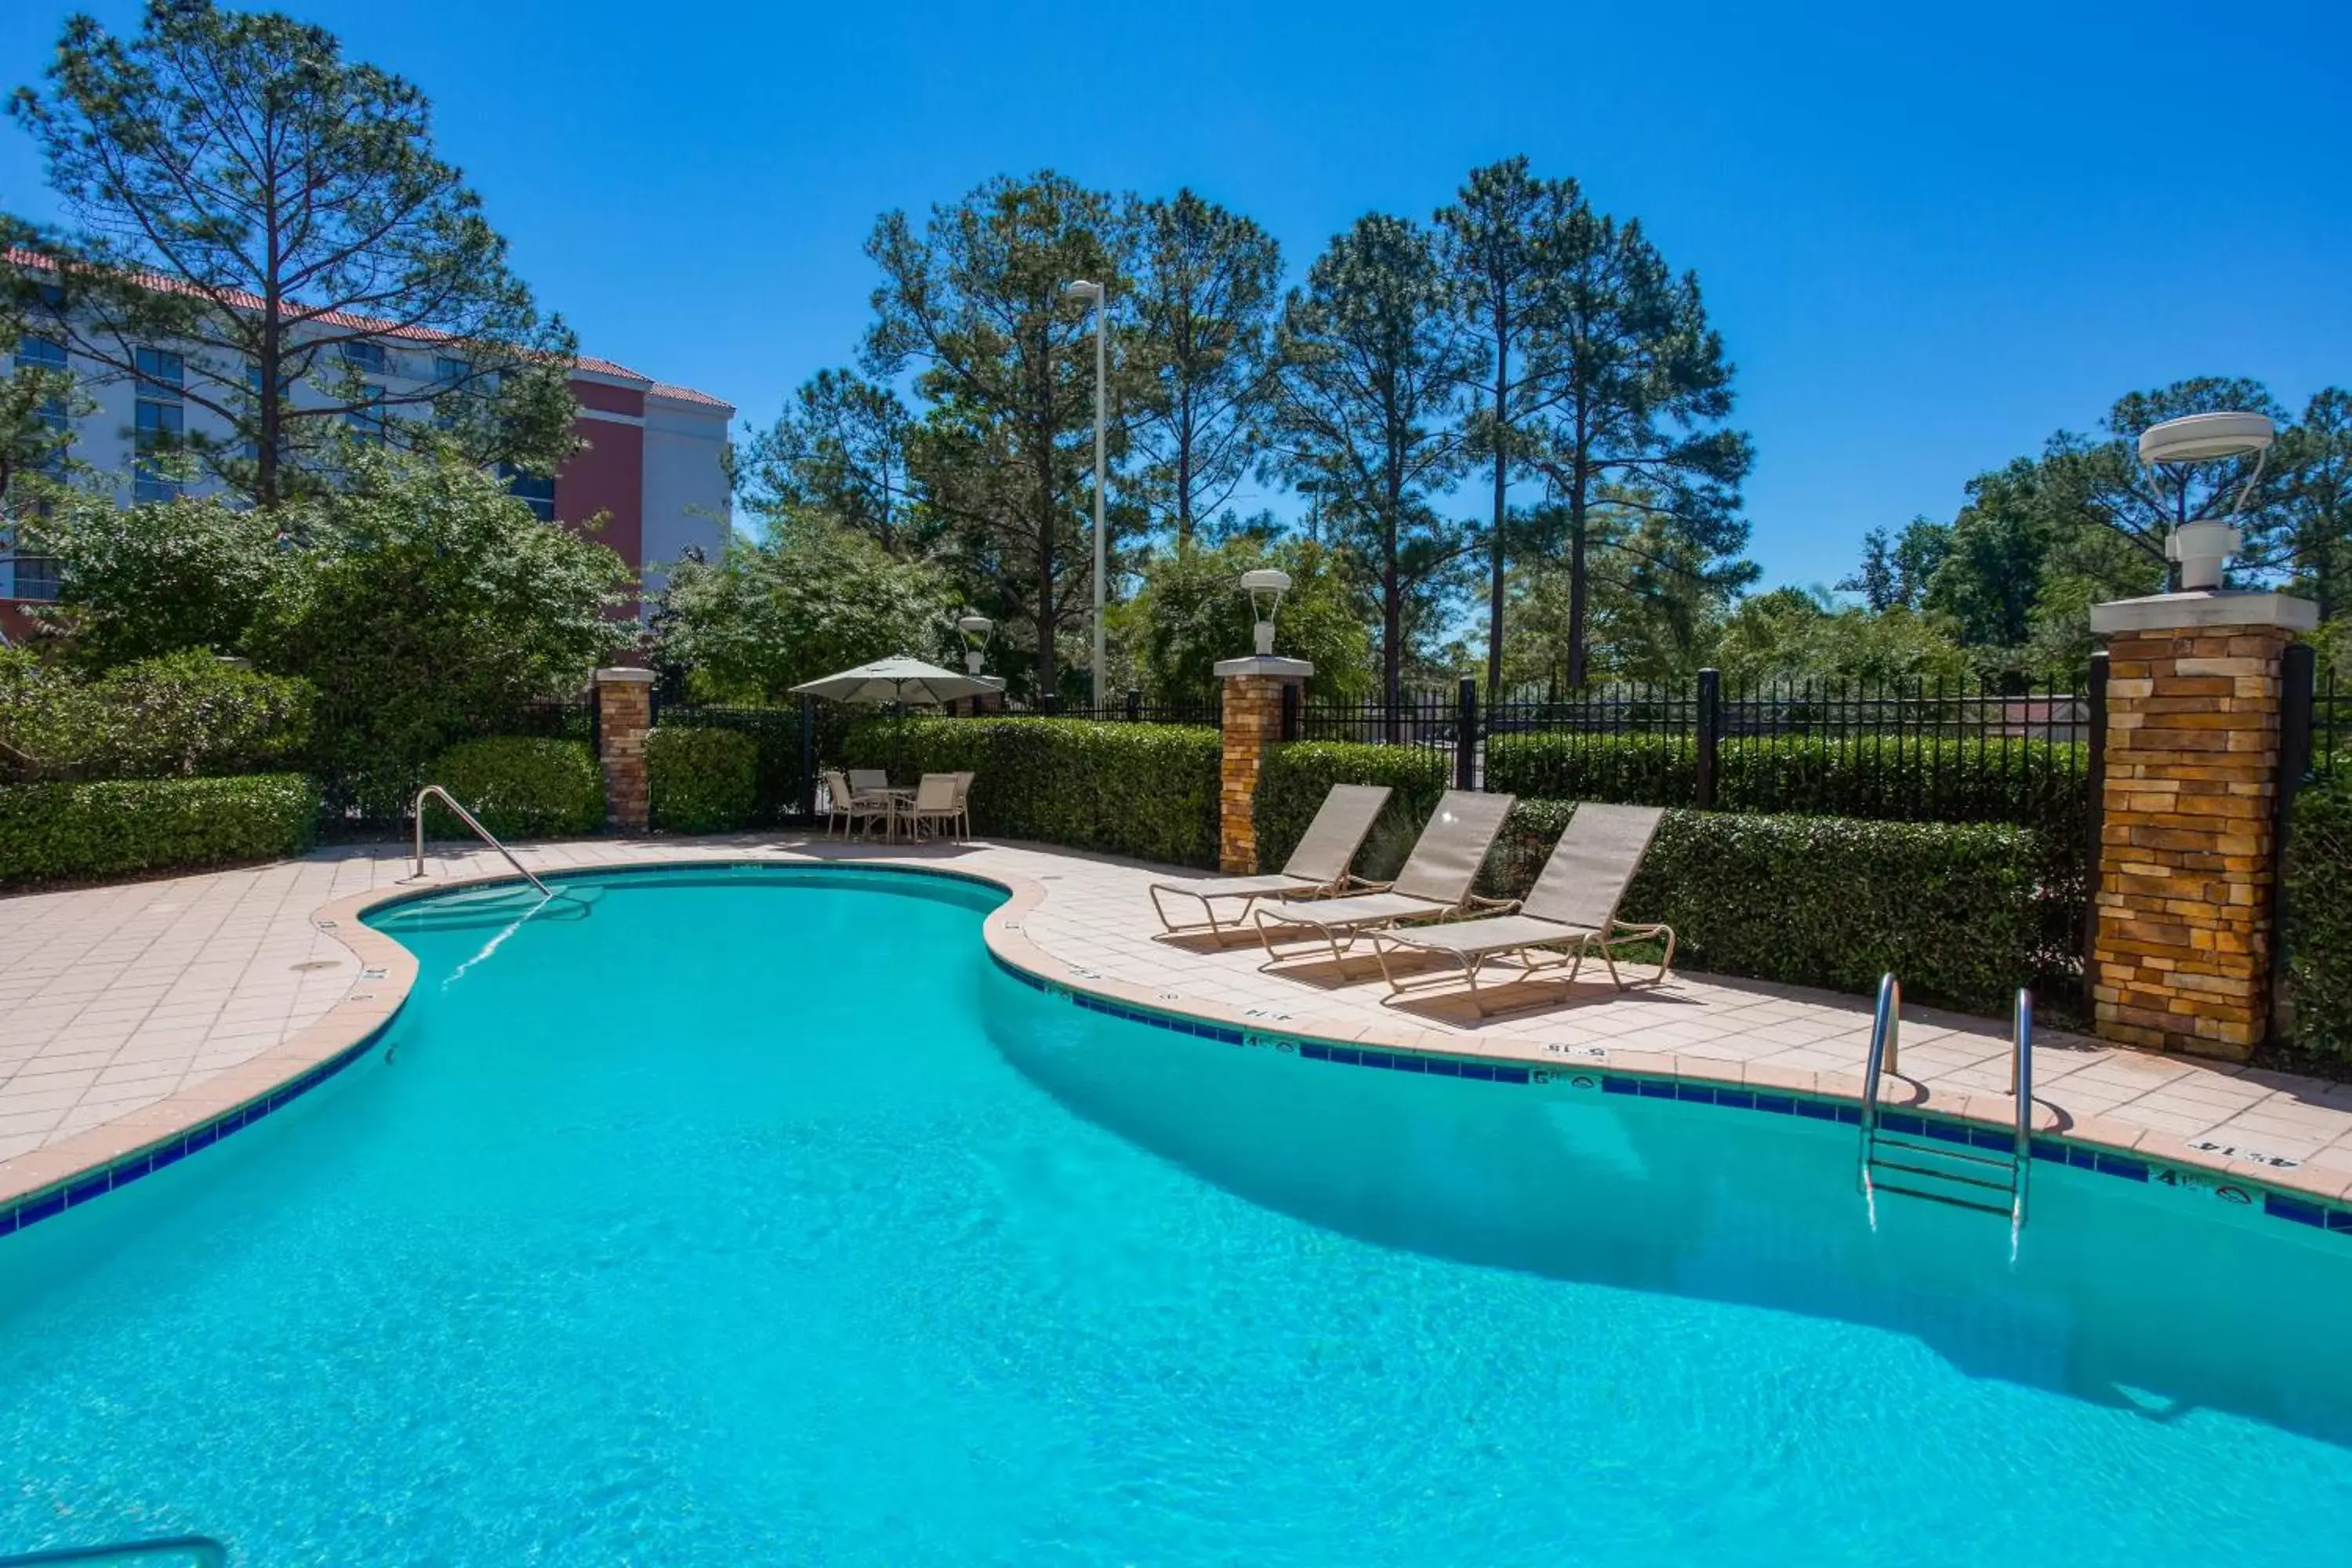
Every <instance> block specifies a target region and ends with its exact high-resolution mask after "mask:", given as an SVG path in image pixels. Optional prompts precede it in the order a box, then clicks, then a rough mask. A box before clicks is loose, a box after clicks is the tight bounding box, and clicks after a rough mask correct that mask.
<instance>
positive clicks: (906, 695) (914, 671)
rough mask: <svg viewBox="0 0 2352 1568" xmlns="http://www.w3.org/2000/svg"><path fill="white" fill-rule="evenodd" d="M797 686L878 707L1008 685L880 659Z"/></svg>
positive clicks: (915, 662) (943, 699) (990, 691)
mask: <svg viewBox="0 0 2352 1568" xmlns="http://www.w3.org/2000/svg"><path fill="white" fill-rule="evenodd" d="M1003 689H1004V687H1003V683H1002V682H1001V681H996V680H991V679H988V678H987V677H985V676H978V675H959V674H957V673H956V672H955V671H954V670H952V669H941V668H940V667H939V666H938V665H936V664H926V663H924V662H923V661H922V660H921V659H919V658H877V659H876V660H875V661H874V662H873V663H871V664H861V665H859V666H858V667H857V668H856V669H845V670H843V671H841V672H840V673H839V674H837V675H826V676H821V677H819V678H818V679H814V680H803V681H802V682H801V683H800V684H799V685H798V686H795V687H793V690H794V691H796V692H801V693H803V694H805V695H807V696H810V697H825V698H830V699H831V700H834V701H835V702H865V703H871V704H873V705H875V706H877V707H878V706H880V705H882V704H883V703H886V702H898V703H908V702H929V703H948V702H953V701H955V700H957V699H959V698H963V697H980V696H992V695H994V694H995V693H997V692H999V691H1002V690H1003Z"/></svg>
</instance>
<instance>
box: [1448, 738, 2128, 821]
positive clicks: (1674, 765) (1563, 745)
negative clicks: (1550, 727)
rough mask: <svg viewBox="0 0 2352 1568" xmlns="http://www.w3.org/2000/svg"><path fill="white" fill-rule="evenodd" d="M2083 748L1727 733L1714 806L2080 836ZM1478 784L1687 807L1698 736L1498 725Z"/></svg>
mask: <svg viewBox="0 0 2352 1568" xmlns="http://www.w3.org/2000/svg"><path fill="white" fill-rule="evenodd" d="M2086 750H2087V748H2086V747H2084V746H2082V745H2079V744H2076V743H2074V742H2052V741H2029V740H2010V741H2007V742H1999V741H1996V742H1991V743H1990V744H1979V742H1976V741H1973V740H1969V741H1962V740H1958V739H1955V738H1945V739H1936V738H1923V737H1918V736H1908V735H1906V736H1905V737H1903V738H1902V739H1901V741H1900V742H1896V741H1895V738H1894V737H1891V736H1890V737H1886V738H1885V741H1884V742H1881V741H1879V740H1874V739H1869V738H1863V739H1847V740H1843V741H1839V740H1830V739H1824V738H1822V737H1818V736H1811V735H1773V736H1754V737H1738V738H1727V739H1726V740H1725V741H1724V742H1723V744H1722V745H1721V747H1720V748H1719V749H1718V750H1717V753H1716V770H1715V809H1716V810H1717V811H1762V812H1798V813H1805V814H1815V815H1822V816H1861V817H1869V818H1873V819H1885V820H1901V821H1907V822H2013V823H2016V824H2018V825H2020V826H2025V827H2038V828H2041V829H2042V830H2043V831H2044V832H2046V833H2048V834H2050V835H2051V836H2052V837H2053V842H2055V843H2064V844H2068V845H2079V844H2080V843H2081V842H2082V841H2083V840H2084V837H2085V822H2086V818H2085V816H2084V812H2085V809H2086V808H2087V806H2088V805H2089V799H2090V797H2089V793H2088V786H2087V785H2086V784H2085V783H2084V761H2085V758H2084V752H2085V751H2086ZM1486 787H1487V788H1488V789H1491V790H1496V791H1502V792H1507V793H1509V794H1512V795H1524V796H1526V797H1528V798H1529V799H1540V800H1606V801H1616V802H1620V803H1622V804H1624V805H1667V806H1686V805H1691V804H1693V803H1694V802H1695V801H1696V799H1697V798H1698V745H1697V742H1696V739H1695V738H1694V737H1692V736H1689V735H1642V734H1624V735H1578V734H1561V733H1558V732H1551V733H1543V734H1532V735H1508V734H1506V735H1496V736H1495V737H1494V738H1493V739H1491V740H1490V741H1488V742H1487V743H1486Z"/></svg>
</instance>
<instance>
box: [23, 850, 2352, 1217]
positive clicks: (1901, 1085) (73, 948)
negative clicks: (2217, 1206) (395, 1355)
mask: <svg viewBox="0 0 2352 1568" xmlns="http://www.w3.org/2000/svg"><path fill="white" fill-rule="evenodd" d="M519 853H520V855H521V857H522V858H523V859H524V861H525V863H526V864H528V865H530V867H531V868H533V869H535V870H541V871H549V870H558V869H567V868H593V867H618V866H646V865H651V864H659V863H677V862H688V863H690V862H693V861H698V860H760V861H775V862H780V863H798V864H806V863H809V862H810V861H812V860H819V859H821V860H830V861H843V860H856V861H861V862H868V863H910V864H925V865H933V866H937V867H939V868H943V869H952V870H956V871H961V872H964V873H967V874H971V875H976V876H980V877H982V878H985V879H991V880H993V881H997V882H1000V883H1002V884H1003V885H1004V886H1006V887H1008V888H1010V889H1012V890H1013V899H1012V900H1011V901H1009V902H1008V903H1007V904H1006V905H1005V906H1004V908H1003V909H1002V910H998V911H997V912H996V914H994V915H992V917H991V920H990V922H989V941H990V943H991V945H992V948H993V949H994V951H995V952H996V953H997V954H998V956H999V957H1000V958H1002V959H1003V960H1005V961H1006V962H1007V963H1012V964H1013V965H1014V966H1016V967H1018V968H1022V969H1025V970H1027V971H1029V972H1030V973H1034V974H1037V975H1039V976H1041V977H1043V978H1045V979H1046V980H1048V981H1050V982H1052V983H1053V984H1056V985H1060V986H1065V987H1068V988H1070V989H1072V990H1074V991H1081V992H1091V993H1094V994H1098V995H1101V996H1105V997H1108V998H1109V999H1111V1000H1113V1001H1115V1002H1118V1003H1124V1004H1129V1005H1136V1006H1140V1007H1146V1008H1151V1009H1157V1010H1162V1011H1167V1012H1172V1013H1178V1014H1185V1015H1190V1016H1196V1017H1208V1018H1212V1019H1214V1020H1217V1021H1220V1022H1223V1023H1227V1024H1232V1025H1234V1026H1239V1027H1242V1028H1245V1029H1251V1030H1257V1031H1261V1032H1265V1033H1270V1034H1278V1035H1283V1036H1298V1037H1316V1038H1320V1039H1324V1040H1328V1041H1336V1042H1357V1043H1370V1044H1375V1045H1379V1046H1383V1047H1390V1048H1392V1049H1402V1050H1422V1051H1429V1050H1436V1051H1444V1052H1446V1053H1449V1054H1452V1055H1455V1056H1462V1057H1488V1058H1509V1059H1513V1060H1517V1061H1526V1062H1529V1063H1532V1064H1535V1065H1537V1066H1538V1067H1541V1068H1546V1069H1548V1070H1550V1071H1564V1070H1587V1071H1600V1070H1607V1071H1613V1072H1620V1073H1625V1074H1634V1075H1659V1076H1670V1077H1675V1078H1679V1079H1686V1080H1695V1081H1704V1082H1712V1083H1717V1084H1721V1083H1731V1084H1744V1085H1746V1086H1748V1087H1750V1088H1756V1089H1773V1090H1776V1091H1782V1092H1787V1091H1796V1092H1802V1093H1816V1094H1824V1095H1842V1096H1845V1097H1849V1098H1852V1097H1856V1096H1858V1095H1859V1093H1860V1081H1859V1080H1860V1075H1861V1072H1862V1068H1863V1060H1864V1055H1865V1052H1866V1049H1867V1046H1868V1041H1869V1037H1870V1024H1871V1016H1870V1015H1871V1010H1870V1005H1869V1003H1868V1002H1867V1001H1866V1000H1864V999H1861V998H1856V997H1850V996H1842V995H1836V994H1830V993H1826V992H1819V991H1809V990H1805V989H1802V988H1800V987H1795V986H1787V985H1778V984H1767V983H1763V982H1758V981H1745V980H1729V979H1724V978H1721V977H1717V976H1712V975H1705V974H1696V973H1676V974H1675V976H1674V977H1673V978H1672V979H1671V980H1670V981H1669V982H1668V983H1667V984H1665V985H1664V986H1660V987H1654V988H1652V987H1646V986H1637V987H1636V988H1635V989H1633V990H1631V991H1627V992H1624V993H1619V992H1616V991H1614V990H1612V988H1611V987H1610V986H1609V985H1608V984H1606V982H1605V979H1596V978H1594V976H1595V973H1597V965H1588V966H1587V973H1586V977H1585V979H1584V980H1582V981H1580V983H1579V984H1577V985H1575V986H1574V987H1573V988H1567V987H1563V986H1562V985H1561V984H1559V983H1558V982H1556V981H1555V982H1552V983H1550V984H1546V985H1544V986H1542V987H1540V988H1532V987H1531V988H1528V989H1527V990H1525V991H1524V992H1523V993H1522V994H1518V995H1516V996H1515V995H1512V994H1508V993H1505V994H1504V996H1505V999H1506V1000H1507V1001H1512V1002H1523V1003H1525V1004H1527V1005H1522V1006H1520V1007H1518V1008H1517V1010H1515V1011H1512V1012H1509V1013H1506V1014H1502V1015H1498V1016H1496V1017H1494V1018H1492V1019H1488V1020H1483V1021H1482V1020H1478V1019H1476V1018H1475V1017H1473V1016H1469V1015H1468V1014H1467V1013H1466V1012H1465V1011H1463V1010H1462V1009H1461V1008H1460V1007H1459V1006H1458V1005H1448V1004H1447V1003H1444V1002H1443V1001H1435V1000H1432V1001H1427V1002H1417V1003H1412V1004H1408V1005H1385V1001H1384V999H1385V998H1386V997H1387V994H1388V991H1387V987H1386V986H1385V985H1384V984H1381V980H1380V973H1379V969H1378V967H1377V965H1376V964H1374V963H1372V962H1371V960H1370V958H1369V957H1368V956H1367V957H1363V958H1360V959H1359V960H1356V961H1353V962H1351V963H1349V965H1347V966H1346V967H1345V968H1344V969H1338V968H1335V967H1334V966H1333V965H1332V964H1331V963H1329V962H1328V956H1327V957H1326V958H1324V959H1321V960H1314V961H1302V962H1298V963H1291V964H1287V965H1286V966H1285V967H1284V968H1283V970H1281V971H1280V972H1277V973H1265V972H1262V971H1261V969H1260V967H1259V966H1260V964H1261V963H1264V958H1265V955H1264V954H1263V952H1261V951H1260V949H1259V948H1258V946H1257V944H1256V942H1255V941H1249V942H1240V941H1234V942H1231V943H1230V944H1229V945H1228V944H1220V943H1218V942H1213V941H1209V940H1204V939H1197V938H1194V939H1174V940H1163V939H1160V926H1159V922H1158V921H1157V920H1156V919H1155V918H1154V916H1153V914H1152V910H1151V906H1150V900H1148V898H1147V896H1146V894H1145V888H1146V886H1147V885H1148V884H1149V883H1150V882H1152V881H1154V880H1161V879H1181V878H1190V877H1193V876H1198V875H1201V873H1196V872H1183V871H1171V870H1169V869H1167V868H1158V867H1150V866H1144V865H1140V864H1138V863H1135V862H1130V861H1122V860H1118V859H1115V858H1108V857H1099V856H1087V855H1079V854H1074V853H1070V852H1067V851H1061V850H1055V849H1050V848H1046V847H1038V846H1030V845H1019V844H993V843H972V844H968V845H936V846H925V847H921V848H918V849H908V848H904V847H900V848H895V849H894V848H889V847H883V846H869V845H865V844H857V845H846V844H843V843H841V842H839V841H834V842H830V843H828V842H826V841H824V840H822V839H816V840H812V839H809V838H806V837H800V836H775V835H766V836H745V837H725V838H694V839H669V838H662V839H595V840H583V841H579V842H572V843H558V844H541V845H532V846H529V847H523V848H522V849H520V851H519ZM428 869H429V879H430V882H431V883H432V884H433V885H436V886H446V885H450V884H453V883H457V882H463V881H467V880H474V879H492V878H494V877H496V876H497V875H499V874H501V873H504V872H505V869H506V868H505V867H504V866H503V865H502V864H500V863H499V861H498V860H497V858H495V857H494V856H492V855H490V854H489V853H488V852H487V851H481V852H472V853H469V852H466V851H464V850H462V849H458V848H456V847H447V846H445V847H442V848H441V849H440V850H439V851H438V852H436V854H434V855H433V856H431V857H430V858H429V860H428ZM407 870H408V863H407V861H406V859H405V858H404V856H403V855H402V854H401V852H400V851H399V850H398V849H397V848H396V847H393V846H389V845H382V846H362V847H345V848H337V849H329V850H321V851H319V852H317V853H315V854H312V855H310V856H309V857H306V858H302V859H299V860H295V861H287V862H280V863H278V864H274V865H269V866H263V867H257V868H246V869H239V870H231V871H219V872H212V873H206V874H203V875H195V876H186V877H176V878H171V879H161V880H155V881H147V882H138V883H131V884H127V885H118V886H112V887H105V888H94V889H77V890H69V891H62V892H40V893H25V894H18V895H16V896H13V897H6V898H0V1207H4V1206H5V1205H10V1204H12V1203H13V1202H15V1201H16V1200H17V1199H20V1198H24V1197H26V1196H27V1195H28V1194H45V1195H46V1194H47V1193H48V1192H49V1190H50V1189H52V1188H55V1187H58V1186H59V1185H60V1184H67V1183H73V1182H75V1180H76V1178H77V1177H79V1176H81V1175H82V1174H83V1173H88V1172H91V1171H95V1170H100V1169H102V1168H104V1167H106V1166H108V1165H109V1164H110V1163H111V1162H115V1161H117V1160H120V1159H121V1158H123V1157H125V1156H130V1155H136V1156H137V1157H138V1158H140V1159H142V1160H143V1159H145V1158H146V1156H145V1155H144V1154H142V1153H140V1151H142V1150H146V1149H149V1148H150V1147H151V1146H153V1145H156V1144H158V1142H160V1141H162V1140H164V1139H166V1138H168V1137H171V1136H172V1135H173V1134H174V1133H175V1132H177V1133H184V1132H185V1131H188V1130H189V1129H192V1128H196V1127H199V1126H201V1125H204V1124H205V1123H206V1122H207V1121H209V1120H210V1119H214V1118H217V1117H219V1116H221V1115H222V1114H223V1113H225V1112H231V1111H234V1110H236V1108H238V1107H241V1106H244V1105H246V1104H247V1103H250V1102H252V1101H254V1100H256V1098H257V1096H258V1097H266V1096H268V1094H269V1093H270V1091H271V1090H272V1089H277V1088H279V1087H280V1086H283V1085H286V1084H287V1083H289V1081H291V1080H294V1079H298V1078H300V1077H301V1076H302V1075H304V1074H306V1073H315V1072H317V1071H320V1070H324V1069H325V1068H326V1065H327V1064H329V1063H330V1062H331V1061H335V1060H338V1059H340V1058H341V1055H342V1054H343V1053H346V1052H348V1051H349V1050H350V1049H351V1048H352V1047H354V1046H355V1045H356V1044H357V1043H359V1042H360V1041H362V1040H364V1039H366V1038H367V1037H369V1036H370V1035H372V1034H373V1031H374V1030H376V1029H377V1028H378V1027H380V1026H382V1025H383V1022H384V1021H385V1020H386V1019H387V1018H389V1017H390V1016H392V1015H393V1014H394V1012H395V1011H397V1009H398V1007H399V1005H400V1003H401V1000H402V999H403V998H404V996H405V994H406V993H407V988H408V986H409V984H411V983H412V982H413V980H414V978H415V964H414V963H413V961H411V960H410V959H409V958H408V955H407V954H406V952H404V950H403V949H401V948H400V947H399V946H398V944H397V943H395V942H393V941H392V940H391V939H390V938H388V937H384V936H382V935H379V934H378V933H376V932H374V931H369V930H367V929H365V928H364V927H362V926H361V925H360V924H359V923H358V921H357V919H356V916H357V915H358V913H359V912H360V911H361V910H363V909H365V908H367V907H369V906H371V905H373V904H376V903H379V902H382V901H383V900H384V899H385V898H386V897H388V896H391V895H394V894H396V893H399V892H404V891H407V890H409V889H406V888H404V887H403V886H402V885H401V883H400V879H401V878H402V877H404V875H405V874H406V872H407ZM1627 973H1628V974H1629V977H1630V976H1631V975H1632V974H1633V970H1631V969H1629V970H1628V972H1627ZM1643 973H1646V971H1644V972H1643ZM1904 1018H1905V1022H1904V1028H1903V1033H1902V1052H1901V1064H1902V1067H1903V1069H1904V1076H1903V1078H1902V1079H1900V1080H1899V1081H1895V1082H1893V1083H1890V1084H1889V1085H1888V1086H1887V1088H1886V1089H1885V1099H1886V1100H1888V1101H1889V1102H1890V1103H1892V1102H1896V1101H1899V1102H1901V1103H1903V1104H1905V1105H1906V1106H1907V1107H1913V1108H1925V1109H1927V1110H1935V1111H1942V1112H1947V1113H1949V1114H1952V1115H1956V1116H1963V1117H1969V1118H1973V1119H1976V1120H1979V1121H1991V1122H1994V1123H1997V1124H1998V1123H2006V1122H2013V1120H2014V1114H2015V1111H2014V1102H2013V1101H2012V1100H2010V1099H2009V1097H2008V1093H2007V1089H2008V1081H2009V1039H2008V1035H2007V1030H2006V1025H2005V1024H2004V1023H2001V1022H1996V1021H1991V1020H1986V1019H1979V1018H1971V1017H1965V1016H1958V1015H1952V1014H1946V1013H1940V1012H1936V1011H1933V1010H1930V1009H1925V1008H1916V1007H1908V1008H1906V1010H1905V1014H1904ZM2034 1062H2035V1091H2036V1092H2035V1097H2034V1098H2035V1100H2036V1115H2035V1124H2036V1126H2037V1127H2039V1128H2043V1129H2048V1130H2053V1131H2058V1132H2061V1133H2064V1134H2067V1135H2069V1136H2073V1137H2076V1138H2080V1139H2086V1140H2089V1141H2092V1142H2099V1143H2102V1144H2105V1145H2109V1146H2112V1147H2116V1148H2120V1149H2129V1150H2133V1151H2136V1152H2137V1153H2138V1154H2140V1155H2142V1156H2143V1157H2145V1158H2146V1159H2147V1160H2149V1161H2151V1162H2155V1163H2158V1164H2162V1165H2170V1166H2178V1167H2183V1168H2189V1169H2194V1170H2197V1171H2200V1172H2203V1173H2210V1175H2211V1176H2212V1177H2214V1178H2215V1179H2217V1180H2218V1179H2223V1178H2227V1179H2231V1180H2237V1181H2243V1182H2249V1183H2260V1184H2267V1185H2269V1186H2272V1187H2274V1188H2277V1189H2280V1190H2282V1191H2285V1192H2289V1193H2295V1194H2308V1195H2310V1196H2315V1197H2317V1198H2320V1199H2322V1200H2325V1201H2328V1202H2335V1201H2336V1200H2339V1199H2347V1200H2352V1085H2331V1084H2327V1083H2325V1082H2321V1081H2318V1080H2315V1079H2303V1078H2296V1077H2292V1076H2289V1075H2286V1074H2281V1073H2273V1072H2268V1071H2264V1070H2261V1069H2250V1068H2237V1067H2231V1066H2228V1065H2224V1064H2218V1063H2209V1062H2201V1061H2196V1060H2192V1059H2189V1058H2179V1057H2158V1056H2152V1055H2149V1054H2147V1053H2145V1052H2140V1051H2134V1050H2128V1049H2125V1048H2122V1047H2112V1046H2107V1045H2105V1044H2102V1043H2100V1042H2097V1041H2094V1040H2090V1039H2086V1038H2084V1037H2079V1036H2073V1035H2065V1034H2061V1033H2057V1032H2054V1031H2051V1030H2042V1031H2040V1032H2038V1034H2037V1037H2036V1040H2035V1052H2034ZM159 1163H160V1162H159Z"/></svg>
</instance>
